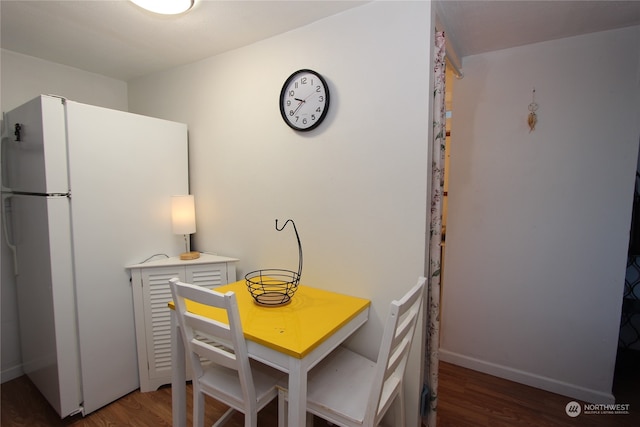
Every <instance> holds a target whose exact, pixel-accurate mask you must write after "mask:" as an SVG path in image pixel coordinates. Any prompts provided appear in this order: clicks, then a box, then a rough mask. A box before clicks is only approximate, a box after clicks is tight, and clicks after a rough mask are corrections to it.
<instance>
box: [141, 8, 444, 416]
mask: <svg viewBox="0 0 640 427" xmlns="http://www.w3.org/2000/svg"><path fill="white" fill-rule="evenodd" d="M430 8H431V5H430V4H429V3H428V2H374V3H372V4H367V5H364V6H362V7H359V8H355V9H352V10H349V11H346V12H344V13H342V14H339V15H336V16H333V17H330V18H327V19H324V20H322V21H319V22H316V23H314V24H311V25H308V26H305V27H303V28H300V29H297V30H295V31H291V32H289V33H286V34H283V35H280V36H277V37H273V38H271V39H268V40H264V41H262V42H259V43H256V44H254V45H251V46H248V47H245V48H241V49H238V50H235V51H232V52H229V53H226V54H223V55H219V56H216V57H213V58H209V59H207V60H204V61H201V62H198V63H196V64H192V65H189V66H185V67H181V68H177V69H173V70H170V71H167V72H163V73H159V74H157V75H153V76H149V77H145V78H141V79H138V80H134V81H132V82H130V84H129V106H130V109H131V111H132V112H136V113H141V114H146V115H151V116H157V117H162V118H167V119H171V120H176V121H181V122H185V123H187V124H188V125H189V135H190V162H191V165H190V171H191V189H192V193H193V194H195V196H196V213H197V232H196V234H195V239H194V240H195V244H194V247H195V248H196V249H198V250H202V251H211V252H216V253H219V254H221V255H228V256H233V257H237V258H239V259H240V263H239V266H238V267H239V270H240V271H239V277H243V275H244V274H245V273H248V272H249V271H252V270H255V269H259V268H265V267H273V268H283V267H289V268H293V269H295V268H296V266H297V247H296V242H295V237H294V234H293V231H292V230H291V229H289V228H287V229H285V231H283V232H280V233H278V232H277V231H276V230H275V229H274V220H275V219H276V218H279V219H281V220H286V219H287V218H293V219H294V220H295V222H296V225H297V227H298V231H299V233H300V238H301V240H302V245H303V251H304V267H303V272H302V282H303V283H305V284H308V285H311V286H316V287H321V288H325V289H330V290H333V291H339V292H343V293H347V294H352V295H357V296H361V297H366V298H369V299H371V300H372V309H371V314H370V318H369V321H368V322H367V324H366V325H365V326H364V327H363V328H362V329H361V330H360V331H358V333H357V336H356V337H355V339H354V340H352V341H351V342H350V345H351V346H352V347H353V348H356V349H357V350H358V351H360V352H362V353H364V354H366V355H367V356H369V357H374V358H375V356H376V354H377V350H378V344H379V342H380V338H381V334H382V319H383V318H384V317H385V316H386V314H387V310H388V306H389V302H390V301H391V300H392V299H394V298H397V297H399V296H401V295H402V294H403V293H404V292H405V291H407V290H408V289H409V288H410V287H411V286H413V285H414V284H415V283H416V281H417V278H418V276H419V275H422V274H424V265H425V256H426V253H425V251H426V249H425V238H426V232H425V230H426V228H425V227H426V212H427V209H426V206H427V198H426V197H427V171H428V169H429V167H428V165H429V162H428V159H427V157H428V153H427V147H428V132H429V128H430V127H431V126H430V125H431V119H430V118H429V113H430V111H429V100H430V99H431V97H432V94H431V91H430V75H431V72H430V71H431V70H430V65H429V64H430V52H431V50H432V49H431V39H432V34H431V33H432V26H431V10H430ZM301 68H311V69H314V70H316V71H318V72H319V73H320V74H322V75H323V76H324V77H325V78H326V80H327V81H328V84H329V87H330V91H331V107H330V111H329V114H328V117H327V119H326V120H325V122H324V123H323V124H322V125H321V126H320V127H318V128H317V129H316V130H314V131H312V132H309V133H296V132H294V131H292V130H291V129H290V128H289V127H287V126H286V125H285V123H284V122H283V120H282V118H281V117H280V112H279V108H278V97H279V93H280V89H281V87H282V85H283V83H284V81H285V80H286V78H287V77H288V76H289V75H290V74H291V73H292V72H294V71H296V70H298V69H301ZM168 167H169V166H168ZM418 333H419V335H418V336H420V334H421V331H419V332H418ZM418 341H420V340H418ZM415 354H416V352H414V357H413V358H412V361H411V365H410V367H409V370H410V372H411V374H410V375H409V378H408V379H409V381H410V384H409V387H408V390H407V393H408V394H407V398H408V411H409V413H410V414H411V415H410V418H409V420H410V421H411V422H410V424H409V425H414V424H415V423H417V412H418V408H417V405H418V394H419V388H420V386H421V384H422V381H421V378H420V369H421V368H420V363H419V357H415Z"/></svg>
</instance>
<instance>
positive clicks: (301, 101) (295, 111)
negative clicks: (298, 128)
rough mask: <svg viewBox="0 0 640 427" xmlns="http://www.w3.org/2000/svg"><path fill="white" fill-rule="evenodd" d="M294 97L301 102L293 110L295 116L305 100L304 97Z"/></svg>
mask: <svg viewBox="0 0 640 427" xmlns="http://www.w3.org/2000/svg"><path fill="white" fill-rule="evenodd" d="M293 99H295V100H296V101H300V104H298V107H297V108H296V109H295V110H294V111H293V115H294V116H295V114H296V113H297V112H298V110H299V109H300V107H302V105H303V104H304V103H305V101H304V100H303V99H298V98H293Z"/></svg>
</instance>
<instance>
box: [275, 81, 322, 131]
mask: <svg viewBox="0 0 640 427" xmlns="http://www.w3.org/2000/svg"><path fill="white" fill-rule="evenodd" d="M328 111H329V88H328V87H327V84H326V82H325V81H324V79H323V78H322V77H321V76H320V75H319V74H318V73H316V72H315V71H311V70H299V71H296V72H295V73H293V74H292V75H291V76H289V78H288V79H287V81H286V82H285V83H284V86H282V91H281V92H280V114H282V118H283V119H284V121H285V122H286V123H287V124H288V125H289V126H290V127H291V128H293V129H295V130H299V131H308V130H311V129H314V128H315V127H317V126H318V125H319V124H320V123H321V122H322V121H323V120H324V118H325V116H326V115H327V112H328Z"/></svg>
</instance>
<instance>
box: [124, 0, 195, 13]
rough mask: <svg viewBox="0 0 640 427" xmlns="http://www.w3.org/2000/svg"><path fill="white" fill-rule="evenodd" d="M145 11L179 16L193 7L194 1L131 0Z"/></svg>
mask: <svg viewBox="0 0 640 427" xmlns="http://www.w3.org/2000/svg"><path fill="white" fill-rule="evenodd" d="M131 2H132V3H134V4H136V5H138V6H140V7H141V8H143V9H146V10H148V11H151V12H154V13H161V14H163V15H178V14H180V13H184V12H186V11H188V10H189V9H191V8H192V7H193V3H194V0H131Z"/></svg>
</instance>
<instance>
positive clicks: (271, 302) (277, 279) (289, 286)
mask: <svg viewBox="0 0 640 427" xmlns="http://www.w3.org/2000/svg"><path fill="white" fill-rule="evenodd" d="M288 223H291V225H293V231H295V233H296V240H297V241H298V271H297V272H295V271H291V270H283V269H278V268H267V269H262V270H256V271H252V272H250V273H247V274H246V275H245V276H244V278H245V280H246V281H247V288H248V289H249V293H251V296H252V297H253V299H254V301H255V302H256V304H259V305H263V306H266V307H279V306H283V305H286V304H288V303H290V302H291V298H292V297H293V294H295V293H296V290H297V289H298V285H299V284H300V276H301V274H302V244H301V243H300V236H299V235H298V229H297V228H296V223H295V222H293V220H292V219H289V220H287V221H286V222H285V223H284V225H283V226H282V227H280V228H278V220H277V219H276V230H277V231H282V230H283V229H284V228H285V227H286V226H287V224H288Z"/></svg>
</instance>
